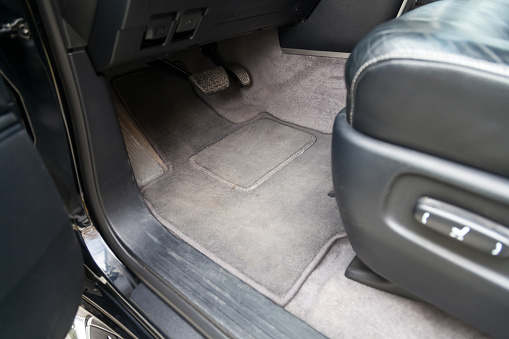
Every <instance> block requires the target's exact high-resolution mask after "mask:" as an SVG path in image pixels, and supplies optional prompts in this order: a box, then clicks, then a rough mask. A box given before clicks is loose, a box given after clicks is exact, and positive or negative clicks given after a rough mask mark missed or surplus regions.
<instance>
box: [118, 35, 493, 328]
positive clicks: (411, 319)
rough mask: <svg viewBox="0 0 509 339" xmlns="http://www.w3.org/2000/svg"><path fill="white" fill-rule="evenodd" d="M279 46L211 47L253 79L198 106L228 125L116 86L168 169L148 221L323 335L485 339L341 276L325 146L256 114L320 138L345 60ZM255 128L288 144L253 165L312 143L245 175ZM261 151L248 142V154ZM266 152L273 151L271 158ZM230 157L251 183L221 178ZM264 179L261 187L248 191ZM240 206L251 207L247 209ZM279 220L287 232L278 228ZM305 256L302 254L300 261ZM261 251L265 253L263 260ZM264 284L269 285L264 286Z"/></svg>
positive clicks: (342, 242) (178, 88)
mask: <svg viewBox="0 0 509 339" xmlns="http://www.w3.org/2000/svg"><path fill="white" fill-rule="evenodd" d="M277 44H278V43H277V36H276V32H275V31H274V30H272V31H266V32H259V33H256V34H253V35H251V36H246V37H239V38H234V39H229V40H226V41H223V42H220V43H219V49H220V52H221V53H222V54H223V56H225V57H228V58H227V59H228V61H234V62H241V63H242V64H244V65H245V66H246V67H247V68H248V69H249V71H250V73H251V75H252V76H253V79H254V80H253V86H252V88H246V89H243V90H242V91H240V90H238V89H237V88H235V87H232V88H230V89H229V90H227V91H225V92H223V93H221V94H219V96H212V97H208V98H204V100H206V101H207V102H208V104H209V105H210V106H212V107H214V108H215V109H216V110H217V111H218V112H219V113H221V115H223V116H224V117H225V118H226V119H224V118H221V117H219V116H218V115H217V114H215V113H214V112H213V111H212V110H211V109H210V107H209V106H207V105H205V104H204V103H203V102H202V101H200V100H198V99H197V97H196V95H195V94H194V93H193V92H192V91H191V90H190V89H189V85H188V84H187V83H185V82H182V81H167V80H164V79H168V78H167V77H161V78H160V79H159V81H158V82H155V83H152V84H147V86H145V85H143V76H142V78H139V76H135V77H131V78H124V79H120V81H117V85H118V86H117V89H119V88H120V89H121V90H122V92H123V98H124V102H125V103H127V104H129V106H130V107H129V108H130V112H131V114H132V115H133V116H134V117H136V118H137V121H138V123H139V125H140V126H142V127H143V128H144V130H145V134H147V135H150V137H151V142H152V145H153V146H154V147H155V148H156V150H157V151H158V153H159V154H160V155H161V157H162V159H163V160H164V161H165V162H166V164H167V165H168V167H169V168H171V167H172V166H171V163H172V162H173V163H174V170H173V171H168V172H166V173H165V174H164V175H163V176H162V177H160V178H159V179H156V180H154V181H152V182H151V183H149V184H148V185H147V186H146V187H147V188H146V189H145V190H144V194H145V197H146V199H147V201H148V202H149V203H150V204H151V205H152V210H153V211H154V212H155V214H156V216H157V217H158V218H159V220H161V222H162V223H164V224H165V225H166V226H167V227H168V228H169V229H170V230H171V231H173V232H175V234H177V235H178V236H181V237H182V238H183V239H184V240H186V241H188V242H189V243H190V244H192V245H193V246H195V247H196V248H198V249H199V250H201V251H202V252H203V253H205V254H206V255H209V256H210V257H211V258H213V259H214V260H215V261H216V262H218V263H219V264H220V265H222V266H223V267H225V268H227V269H229V270H230V271H231V272H232V273H234V274H236V275H237V276H239V277H240V278H241V279H243V280H244V281H246V282H247V283H249V284H251V285H252V286H254V287H255V288H257V289H258V290H259V291H261V292H262V293H264V294H265V295H267V296H269V297H271V298H272V299H273V300H275V301H277V302H279V303H280V304H282V305H284V304H285V303H287V302H288V301H289V300H290V301H289V302H288V303H287V304H286V307H285V308H286V309H287V310H288V311H289V312H291V313H293V314H295V315H296V316H298V317H300V318H301V319H303V320H304V321H306V322H307V323H309V324H310V325H311V326H313V327H315V328H316V329H317V330H319V331H320V332H322V333H323V334H325V335H326V336H328V337H331V338H374V337H376V338H379V337H383V338H485V337H486V336H485V335H484V334H482V333H480V332H478V331H477V330H475V329H473V328H471V327H470V326H468V325H467V324H465V323H463V322H462V321H460V320H457V319H455V318H454V317H452V316H450V315H448V314H446V313H444V312H442V311H440V310H438V309H437V308H435V307H433V306H431V305H428V304H426V303H423V302H417V301H412V300H408V299H404V298H402V297H398V296H394V295H391V294H388V293H385V292H382V291H378V290H375V289H372V288H369V287H366V286H364V285H361V284H358V283H356V282H353V281H351V280H348V279H347V278H345V276H344V272H345V270H346V267H347V266H348V264H349V263H350V261H351V259H352V258H353V257H354V255H355V254H354V252H353V250H352V248H351V246H350V243H349V242H348V239H346V238H341V239H339V240H335V239H336V238H340V237H341V236H342V235H343V233H342V232H343V227H342V225H341V224H340V221H339V216H338V215H337V210H336V207H335V205H334V201H333V199H330V198H328V197H327V198H326V194H327V192H328V191H329V190H330V189H331V186H330V185H331V184H330V179H327V180H325V178H326V177H327V176H330V173H329V172H328V171H329V170H330V169H329V167H330V166H329V146H330V145H329V143H330V136H328V135H323V134H321V133H317V132H315V131H312V130H307V129H305V128H291V129H290V131H287V130H285V128H284V127H286V126H287V124H284V123H282V122H281V121H278V120H277V119H274V118H273V117H272V116H270V115H267V114H264V115H261V116H259V113H260V112H263V111H268V112H270V113H271V114H273V115H274V116H276V117H277V118H279V119H281V120H284V121H289V122H292V123H294V124H297V125H301V126H306V127H309V128H312V129H315V130H320V131H322V132H330V130H331V129H332V122H333V118H334V116H335V115H336V113H337V112H338V111H339V110H340V109H341V108H342V107H343V106H344V98H345V96H344V95H345V90H344V87H343V86H344V85H343V79H342V74H343V71H344V69H343V68H344V62H345V61H344V60H341V59H330V58H316V57H304V56H290V55H283V54H281V52H280V51H279V50H278V47H277ZM253 53H254V55H253ZM174 59H175V60H184V61H185V63H186V65H187V66H188V68H189V69H190V70H192V71H200V70H203V69H204V68H206V67H208V66H211V65H212V64H211V63H210V60H208V59H206V58H203V57H202V56H201V55H200V53H199V51H198V50H196V49H194V50H193V49H191V50H189V51H187V52H185V53H182V54H180V55H177V56H175V57H174ZM126 80H127V81H126ZM152 80H154V79H151V81H152ZM139 81H140V82H139ZM153 86H155V87H153ZM279 86H282V87H286V88H278V87H279ZM264 87H266V88H264ZM161 88H163V89H165V90H162V89H161ZM308 92H309V93H308ZM322 105H323V106H322ZM253 119H255V120H254V121H251V120H253ZM264 120H266V121H264ZM260 121H261V122H265V123H268V125H270V126H269V127H271V126H272V128H274V129H275V130H278V131H279V132H278V131H276V132H278V133H280V135H285V133H287V132H289V133H290V134H291V135H290V139H292V140H294V141H295V142H294V143H290V144H289V145H287V146H283V147H281V146H279V147H272V148H271V147H267V145H264V146H263V147H261V148H263V149H264V150H265V151H266V152H267V153H263V152H262V153H261V154H259V156H262V157H264V158H265V159H267V158H270V159H272V160H275V163H276V164H278V163H285V161H286V160H287V159H289V158H291V157H292V156H293V155H295V154H297V153H299V152H300V151H301V150H302V149H304V148H306V145H307V142H308V140H309V139H306V136H307V135H314V136H315V137H316V141H314V144H313V145H312V146H311V147H310V148H309V149H306V150H304V152H303V153H302V154H299V155H298V156H296V158H295V159H292V160H291V161H290V162H289V163H288V164H286V166H283V167H282V168H280V169H277V171H274V173H270V172H271V169H272V168H274V167H272V166H276V167H277V165H274V164H273V163H271V164H265V163H262V164H257V166H258V167H257V168H252V167H253V166H254V165H253V162H252V160H253V159H251V158H250V157H247V156H244V155H243V154H239V148H238V147H237V146H238V145H239V144H240V139H242V138H244V137H248V138H251V142H253V140H252V138H253V137H254V136H253V135H250V132H251V134H257V133H258V131H259V130H258V129H257V128H260V129H261V130H264V129H267V127H265V128H263V126H260V125H259V124H258V122H260ZM232 122H236V123H232ZM281 126H283V127H281ZM290 127H295V126H290ZM245 129H248V130H247V132H246V130H245ZM252 132H254V133H252ZM246 133H247V135H246ZM276 134H277V133H276ZM273 137H274V135H273ZM236 138H238V140H237V139H236ZM264 141H265V140H264V138H261V139H258V141H254V143H253V145H254V144H258V145H261V144H263V142H264ZM292 147H293V148H292ZM226 149H228V150H229V151H228V152H221V151H224V150H226ZM255 149H256V148H255ZM275 149H278V150H279V151H278V152H275V153H274V152H273V151H274V150H275ZM234 154H237V156H236V157H235V156H233V155H234ZM216 156H217V158H216ZM236 158H243V161H242V162H241V164H240V165H239V166H241V167H242V168H243V171H249V176H247V177H245V178H244V177H242V176H240V175H239V173H232V172H231V171H229V170H228V169H231V168H232V166H231V164H232V161H234V160H235V159H236ZM190 159H191V161H190ZM192 159H194V164H193V161H192ZM224 164H227V166H226V167H224V166H223V165H224ZM265 165H267V166H265ZM239 168H240V167H239ZM311 168H313V169H314V170H313V171H311V172H310V169H311ZM267 173H268V174H270V175H268V177H267V178H266V182H263V180H262V182H260V185H259V187H256V188H254V189H251V190H249V188H250V187H251V186H253V185H256V183H257V181H259V180H260V178H262V179H263V177H264V176H265V175H267ZM220 179H223V180H224V181H226V182H222V181H221V180H220ZM243 180H244V181H243ZM306 181H308V182H310V183H312V184H311V185H308V184H307V183H305V182H306ZM312 186H314V187H315V188H312ZM242 188H244V190H242ZM318 188H319V189H318ZM152 202H153V204H152ZM247 205H249V208H250V209H245V207H246V206H247ZM313 210H315V211H314V212H313ZM309 213H311V214H309ZM314 213H316V214H314ZM293 214H295V215H293ZM308 214H309V215H308ZM303 220H305V221H306V223H303V222H302V221H303ZM209 221H210V222H211V223H212V225H208V223H209ZM287 222H291V223H294V224H293V225H289V224H287V225H285V226H284V227H282V228H281V227H279V226H278V225H281V224H283V223H287ZM338 222H339V223H338ZM287 231H289V232H287ZM301 232H303V234H300V233H301ZM218 235H219V236H218ZM223 236H224V238H223ZM225 239H228V240H227V241H226V242H224V241H225ZM281 239H283V240H282V241H281ZM327 239H328V240H327ZM324 243H325V245H324ZM329 245H332V247H329ZM225 246H228V247H225ZM220 247H222V248H220ZM328 248H330V249H329V250H328V252H327V251H326V249H328ZM303 250H304V251H305V252H306V253H308V254H310V255H309V256H307V257H306V259H305V260H304V259H303V257H302V253H301V252H302V251H303ZM267 251H269V252H271V253H272V254H275V255H274V256H272V254H271V255H269V256H267V255H268V254H267V253H265V252H267ZM325 252H326V254H325ZM244 253H247V256H243V255H244ZM311 253H313V255H314V256H313V255H311ZM324 255H325V257H324ZM311 257H312V259H310V258H311ZM320 258H323V260H321V262H318V261H319V260H320ZM309 260H310V261H309ZM263 261H265V262H263ZM307 261H309V264H307V266H306V264H305V263H306V262H307ZM253 263H254V264H253ZM250 266H251V267H250ZM285 266H289V267H285ZM313 269H314V270H313ZM311 271H312V272H311ZM261 273H263V274H261ZM264 275H266V279H267V278H269V279H270V280H271V281H267V280H266V279H265V280H264V278H263V276H264ZM306 277H307V279H305V278H306ZM299 287H300V289H299ZM292 296H293V298H292Z"/></svg>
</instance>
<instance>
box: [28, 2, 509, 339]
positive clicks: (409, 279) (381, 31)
mask: <svg viewBox="0 0 509 339" xmlns="http://www.w3.org/2000/svg"><path fill="white" fill-rule="evenodd" d="M38 11H39V14H40V16H41V18H42V22H43V25H44V32H45V33H44V36H45V37H44V38H43V40H44V39H47V41H48V44H49V46H51V53H52V55H53V59H54V64H55V68H56V71H57V73H58V74H59V77H60V79H61V80H60V81H61V83H62V88H64V92H65V96H66V102H67V104H68V107H69V109H68V112H67V114H68V116H69V121H70V126H71V131H70V134H71V136H72V138H74V140H75V141H74V145H73V147H75V149H76V154H77V155H76V156H77V168H78V173H79V174H80V177H81V184H82V185H83V197H84V198H83V199H84V202H85V204H86V207H87V211H88V214H89V218H90V220H89V221H90V222H91V224H93V225H94V226H95V227H96V228H97V230H98V232H99V233H100V235H101V236H102V237H103V238H104V240H105V242H106V243H107V244H108V246H109V247H110V248H111V249H112V250H113V252H114V253H115V255H116V256H117V257H118V258H119V259H120V261H121V262H122V263H123V264H124V265H125V266H126V267H127V269H128V270H130V271H131V272H132V273H133V276H135V279H134V280H133V281H130V283H129V286H127V287H125V288H124V289H123V290H120V291H119V292H120V293H121V294H122V296H123V297H124V298H125V299H126V300H129V301H130V302H132V303H133V304H134V305H135V307H136V308H137V312H139V313H141V314H144V316H145V317H146V318H147V319H149V321H150V322H151V323H152V325H153V326H154V328H156V329H157V331H159V333H161V334H162V335H164V336H168V337H186V338H194V337H196V338H199V337H241V338H251V337H253V338H254V337H256V338H258V337H278V338H281V337H290V338H313V337H321V336H326V337H330V338H344V337H347V338H356V337H374V336H382V337H395V338H429V337H444V338H483V337H488V335H489V336H494V337H504V335H505V334H506V333H507V330H508V329H509V326H508V325H507V321H506V319H505V318H506V317H505V315H507V312H508V311H509V265H508V264H507V261H506V260H507V259H506V258H507V257H508V256H509V247H508V246H509V230H508V229H507V227H508V226H509V213H508V208H509V179H508V177H509V161H508V159H509V158H508V156H509V146H508V145H509V140H508V139H507V138H508V137H507V136H508V134H507V126H509V120H508V119H509V115H508V114H507V107H509V95H508V94H509V92H508V90H509V67H508V64H509V47H508V41H509V24H508V18H509V3H508V2H507V1H502V0H484V1H475V0H465V1H460V0H441V1H417V3H416V2H415V1H407V0H405V1H401V0H384V1H376V0H367V1H353V0H258V1H231V0H218V1H209V0H192V1H182V0H146V1H127V0H116V1H103V0H95V1H77V0H76V1H69V0H58V1H51V0H40V1H39V2H38Z"/></svg>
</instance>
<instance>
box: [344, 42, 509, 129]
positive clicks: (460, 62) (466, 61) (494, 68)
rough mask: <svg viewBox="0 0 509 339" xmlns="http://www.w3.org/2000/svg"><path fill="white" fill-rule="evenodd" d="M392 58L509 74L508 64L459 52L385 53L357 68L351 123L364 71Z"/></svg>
mask: <svg viewBox="0 0 509 339" xmlns="http://www.w3.org/2000/svg"><path fill="white" fill-rule="evenodd" d="M390 59H412V60H419V61H436V62H444V63H448V64H452V63H453V62H454V65H457V66H464V67H470V68H473V69H476V70H481V71H486V72H490V73H494V74H497V75H504V76H509V67H507V66H506V65H499V64H494V63H491V62H488V61H484V60H479V59H472V58H469V57H465V56H462V55H457V54H449V53H436V52H435V53H430V52H427V51H414V52H408V51H396V52H391V53H388V54H384V55H381V56H378V57H376V58H373V59H370V60H368V61H366V62H365V63H364V64H362V66H361V67H360V68H359V69H358V70H357V72H356V73H355V76H354V77H353V80H352V84H351V86H350V111H349V114H348V118H349V119H348V120H349V122H350V125H352V126H353V111H354V108H355V102H354V98H355V91H356V90H357V83H358V81H359V79H360V77H361V75H362V73H363V72H364V70H366V69H367V68H368V67H369V66H371V65H374V64H376V63H379V62H382V61H387V60H390Z"/></svg>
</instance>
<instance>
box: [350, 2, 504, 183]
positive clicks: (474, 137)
mask: <svg viewBox="0 0 509 339" xmlns="http://www.w3.org/2000/svg"><path fill="white" fill-rule="evenodd" d="M346 78H347V85H348V89H349V102H348V106H347V112H348V116H349V121H350V123H352V124H353V126H354V128H355V129H356V130H358V131H361V132H363V133H365V134H367V135H370V136H373V137H375V138H378V139H381V140H386V141H389V142H391V143H394V144H398V145H402V146H406V147H409V148H412V149H416V150H420V151H423V152H426V153H430V154H433V155H437V156H439V157H443V158H446V159H450V160H453V161H457V162H460V163H463V164H467V165H470V166H473V167H476V168H480V169H483V170H486V171H489V172H492V173H495V174H499V175H503V176H506V177H509V161H508V158H509V133H508V132H509V131H508V126H509V2H508V1H500V0H499V1H493V0H483V1H478V0H469V1H464V0H463V1H462V0H456V1H439V2H436V3H433V4H430V5H427V6H424V7H422V8H420V9H417V10H415V11H412V12H410V13H408V14H406V15H404V16H402V17H401V18H399V19H398V20H394V21H392V22H390V23H387V24H385V25H382V26H380V27H379V28H378V29H376V30H375V31H374V32H372V33H371V34H369V35H368V36H367V37H366V38H365V39H364V40H363V41H362V42H361V43H360V44H359V45H358V46H357V47H356V48H355V51H354V52H353V53H352V55H351V57H350V59H349V61H348V65H347V71H346Z"/></svg>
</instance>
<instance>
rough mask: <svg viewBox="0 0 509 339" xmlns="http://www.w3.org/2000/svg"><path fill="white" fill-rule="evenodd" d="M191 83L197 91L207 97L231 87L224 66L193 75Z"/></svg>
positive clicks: (190, 77) (190, 78) (190, 79)
mask: <svg viewBox="0 0 509 339" xmlns="http://www.w3.org/2000/svg"><path fill="white" fill-rule="evenodd" d="M189 81H191V84H193V86H194V87H196V89H198V90H199V91H200V92H202V93H203V94H205V95H212V94H215V93H217V92H220V91H222V90H225V89H227V88H228V87H229V86H230V80H229V79H228V74H226V70H225V69H224V68H223V67H222V66H217V67H214V68H209V69H206V70H204V71H202V72H199V73H195V74H191V75H190V76H189Z"/></svg>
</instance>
